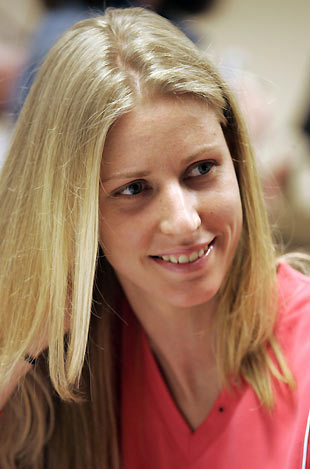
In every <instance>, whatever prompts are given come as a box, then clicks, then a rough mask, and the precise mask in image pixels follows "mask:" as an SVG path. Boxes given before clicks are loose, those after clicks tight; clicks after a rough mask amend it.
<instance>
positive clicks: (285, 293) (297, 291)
mask: <svg viewBox="0 0 310 469" xmlns="http://www.w3.org/2000/svg"><path fill="white" fill-rule="evenodd" d="M277 277H278V298H279V313H280V314H281V313H282V315H284V316H286V315H287V314H289V313H294V312H295V313H298V312H299V311H303V310H307V311H308V316H309V317H310V277H309V276H307V275H304V274H302V273H301V272H298V271H297V270H295V269H293V268H292V267H291V266H289V265H288V264H286V263H283V264H280V265H279V268H278V274H277Z"/></svg>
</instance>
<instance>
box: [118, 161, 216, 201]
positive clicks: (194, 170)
mask: <svg viewBox="0 0 310 469" xmlns="http://www.w3.org/2000/svg"><path fill="white" fill-rule="evenodd" d="M215 165H216V163H215V162H214V161H212V160H205V161H199V162H197V163H194V164H192V165H191V166H190V167H189V168H188V169H187V170H186V172H185V174H184V176H183V180H184V181H186V182H189V181H190V180H193V181H194V180H195V179H196V178H197V179H200V178H203V177H206V176H207V175H208V174H209V173H210V171H211V170H212V169H213V167H214V166H215ZM151 189H152V188H151V186H150V184H149V183H148V182H147V181H145V180H144V179H141V180H140V179H138V180H136V181H132V182H130V183H128V184H126V185H125V186H122V187H120V188H119V189H117V190H116V191H113V193H112V197H120V196H124V197H129V198H133V197H137V196H139V195H141V194H145V193H147V192H148V191H150V190H151Z"/></svg>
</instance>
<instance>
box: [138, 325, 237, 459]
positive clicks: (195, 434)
mask: <svg viewBox="0 0 310 469" xmlns="http://www.w3.org/2000/svg"><path fill="white" fill-rule="evenodd" d="M140 327H141V336H140V337H141V345H142V347H141V349H140V350H141V352H142V355H143V360H142V361H141V362H142V363H143V373H142V376H143V379H144V380H145V383H146V388H147V390H148V391H149V392H150V394H151V401H152V402H153V403H154V405H155V406H156V407H157V412H158V414H159V415H160V418H161V419H162V421H163V423H164V426H165V428H167V430H168V431H169V433H170V436H171V438H173V439H174V441H175V443H176V444H177V445H178V446H179V447H180V449H181V450H182V451H183V452H184V453H185V455H186V456H188V455H190V457H191V458H196V457H197V458H198V457H199V456H200V454H202V453H203V451H205V449H206V446H208V445H211V444H212V442H213V441H214V440H215V439H217V438H218V437H219V436H220V434H221V433H222V432H224V431H225V430H226V428H227V426H228V425H229V421H230V419H231V417H232V415H233V413H234V409H235V407H236V405H237V402H238V401H239V399H240V392H242V389H241V390H240V391H235V390H232V391H231V392H228V391H226V390H222V391H220V392H219V394H218V396H217V398H216V400H215V402H214V404H213V406H212V408H211V410H210V412H209V413H208V415H207V416H206V418H205V419H204V420H203V422H202V423H201V424H200V425H199V426H198V427H197V428H196V429H195V430H192V428H191V427H190V425H189V424H188V422H187V421H186V419H185V418H184V416H183V414H182V412H181V411H180V409H179V408H178V406H177V404H176V403H175V401H174V399H173V397H172V395H171V392H170V390H169V388H168V386H167V384H166V382H165V380H164V378H163V376H162V374H161V371H160V369H159V367H158V364H157V362H156V360H155V357H154V355H153V353H152V350H151V347H150V344H149V342H148V339H147V336H146V333H145V331H144V330H143V328H142V326H140Z"/></svg>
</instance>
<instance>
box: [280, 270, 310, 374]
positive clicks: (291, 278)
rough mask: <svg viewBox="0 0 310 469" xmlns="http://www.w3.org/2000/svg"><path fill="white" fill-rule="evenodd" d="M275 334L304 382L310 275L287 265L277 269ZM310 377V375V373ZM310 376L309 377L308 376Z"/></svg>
mask: <svg viewBox="0 0 310 469" xmlns="http://www.w3.org/2000/svg"><path fill="white" fill-rule="evenodd" d="M275 335H276V337H277V339H278V340H279V343H280V344H281V346H282V348H283V350H284V353H285V355H286V356H287V358H289V362H290V364H291V366H292V368H293V369H292V371H293V372H295V376H296V374H297V380H298V372H299V373H300V375H301V376H300V379H301V380H302V381H304V378H303V375H304V374H305V373H304V371H305V369H306V368H305V367H307V366H308V363H309V359H310V340H309V337H310V277H308V276H306V275H303V274H302V273H300V272H298V271H296V270H295V269H293V268H292V267H290V266H289V265H288V264H281V265H280V266H279V269H278V318H277V323H276V327H275ZM309 376H310V375H309ZM307 379H308V378H307Z"/></svg>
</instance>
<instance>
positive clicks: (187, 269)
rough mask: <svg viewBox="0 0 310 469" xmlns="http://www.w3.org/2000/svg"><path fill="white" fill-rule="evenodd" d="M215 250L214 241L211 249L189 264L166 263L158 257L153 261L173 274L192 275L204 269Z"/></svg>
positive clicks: (210, 246)
mask: <svg viewBox="0 0 310 469" xmlns="http://www.w3.org/2000/svg"><path fill="white" fill-rule="evenodd" d="M213 249H214V241H212V244H210V245H209V249H208V250H207V251H206V252H205V253H204V254H203V256H201V257H199V258H198V259H196V260H195V261H193V262H188V263H187V264H174V263H173V262H169V261H164V260H163V259H160V258H158V257H153V258H152V259H153V260H154V261H155V262H156V263H157V264H159V265H160V266H162V267H164V268H165V269H167V270H170V271H172V272H179V273H191V272H196V271H197V270H200V269H202V268H203V267H204V266H205V265H206V263H207V262H208V261H209V257H210V256H211V254H212V251H213Z"/></svg>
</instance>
